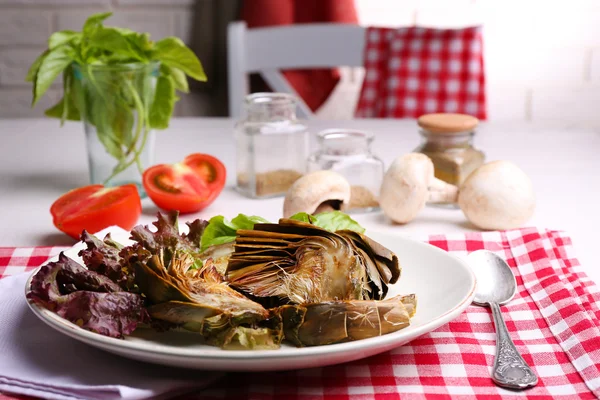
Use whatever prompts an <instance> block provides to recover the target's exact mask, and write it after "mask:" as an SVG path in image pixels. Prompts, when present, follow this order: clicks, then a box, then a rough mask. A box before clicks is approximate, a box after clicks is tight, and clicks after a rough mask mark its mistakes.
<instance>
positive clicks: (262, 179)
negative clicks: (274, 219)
mask: <svg viewBox="0 0 600 400" xmlns="http://www.w3.org/2000/svg"><path fill="white" fill-rule="evenodd" d="M244 109H245V114H246V116H245V117H244V118H243V119H242V120H240V121H238V122H237V123H236V126H235V140H236V161H237V164H236V169H237V171H236V172H237V185H236V187H237V190H238V191H239V192H240V193H242V194H244V195H245V196H248V197H253V198H266V197H275V196H282V195H284V194H285V193H286V192H287V190H288V189H289V187H290V186H291V185H292V184H293V183H294V182H295V181H296V180H297V179H298V178H300V177H301V176H302V175H303V174H304V173H305V172H306V157H307V154H308V130H307V128H306V126H305V125H303V124H302V123H301V122H300V121H298V120H297V119H296V99H295V97H294V96H292V95H290V94H286V93H253V94H250V95H248V96H246V99H245V103H244Z"/></svg>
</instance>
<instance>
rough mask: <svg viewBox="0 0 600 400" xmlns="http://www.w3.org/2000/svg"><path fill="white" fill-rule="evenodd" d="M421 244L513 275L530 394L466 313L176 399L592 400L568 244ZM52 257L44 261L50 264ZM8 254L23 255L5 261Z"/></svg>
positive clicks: (487, 240) (592, 295) (590, 356)
mask: <svg viewBox="0 0 600 400" xmlns="http://www.w3.org/2000/svg"><path fill="white" fill-rule="evenodd" d="M428 240H429V243H431V244H433V245H434V246H437V247H440V248H442V249H444V250H447V251H450V252H452V253H454V254H457V255H459V256H464V255H466V254H468V253H469V252H471V251H475V250H479V249H488V250H491V251H493V252H495V253H497V254H498V255H500V256H502V257H503V258H504V259H506V260H507V261H508V263H509V265H510V266H511V267H512V268H513V271H514V273H515V275H516V279H517V285H518V293H517V295H516V296H515V298H514V300H513V301H511V302H510V303H509V304H508V305H506V306H503V307H502V311H503V312H504V316H505V318H506V325H507V327H508V329H509V331H510V333H511V337H512V338H513V340H514V342H515V344H516V346H517V348H518V349H519V350H520V351H521V354H523V357H524V358H525V360H526V361H527V362H528V363H529V365H531V366H532V367H533V369H534V370H535V371H536V373H537V374H538V376H539V378H540V380H539V383H538V385H537V386H536V387H535V388H532V389H530V390H527V391H524V392H511V391H508V390H505V389H501V388H499V387H497V386H495V385H494V384H493V383H492V381H491V379H490V370H491V365H492V363H493V359H494V355H495V350H496V346H495V333H494V325H493V322H492V319H491V314H490V311H489V310H487V309H486V308H482V307H475V306H471V307H469V308H467V310H466V312H465V313H463V314H462V315H461V316H460V317H458V318H457V319H455V320H454V321H452V322H450V323H448V324H446V325H444V326H442V327H440V328H439V329H437V330H435V331H433V332H431V333H429V334H426V335H424V336H422V337H420V338H418V339H416V340H413V341H412V342H411V343H409V344H407V345H405V346H402V347H399V348H397V349H395V350H393V351H390V352H387V353H384V354H380V355H378V356H374V357H370V358H367V359H363V360H358V361H355V362H351V363H347V364H343V365H336V366H331V367H325V368H315V369H308V370H301V371H289V372H272V373H247V374H230V375H227V376H226V377H225V379H223V380H222V381H221V383H220V384H218V385H215V386H213V387H212V388H211V389H209V390H205V391H203V392H202V393H199V394H197V395H192V396H186V397H184V398H185V399H195V398H202V399H205V398H207V399H222V398H252V399H265V400H266V399H275V398H277V399H279V398H285V399H292V398H293V399H303V400H304V399H305V400H309V399H311V400H312V399H326V400H334V399H335V400H337V399H373V398H375V399H399V398H402V399H412V398H415V399H420V398H428V399H449V398H452V399H454V398H463V399H494V398H498V399H499V398H511V397H514V398H516V397H521V398H528V399H529V398H530V399H534V398H535V399H539V398H555V399H573V398H582V399H587V398H590V399H593V398H596V397H597V396H600V325H599V320H600V291H599V290H598V288H597V287H596V286H595V285H594V284H593V282H592V281H591V280H590V279H589V278H588V277H587V276H586V275H585V274H584V273H583V272H582V270H581V267H580V265H579V263H578V261H577V260H576V259H575V257H574V255H573V248H572V243H571V239H570V238H569V237H568V236H567V235H566V234H565V233H563V232H557V231H548V230H537V229H534V228H527V229H520V230H512V231H506V232H483V233H467V234H460V235H447V236H445V235H435V236H431V237H429V239H428ZM58 250H60V249H58V248H54V249H50V250H44V251H47V252H48V253H47V254H55V253H56V252H57V251H58ZM2 252H3V253H0V254H2V256H1V257H2V258H0V260H2V265H4V264H7V263H12V261H11V260H13V258H15V257H23V256H22V254H24V253H26V252H30V254H37V249H29V250H23V249H4V250H2ZM9 252H12V253H13V254H14V253H15V252H18V253H20V254H21V255H17V256H15V257H10V256H8V257H7V256H6V255H7V254H8V253H9ZM27 261H28V260H27V258H23V259H22V260H21V263H23V265H27ZM13 265H14V263H13ZM23 269H25V268H23ZM6 271H8V270H5V274H6ZM9 272H11V273H12V272H16V269H14V268H13V269H11V270H10V271H9Z"/></svg>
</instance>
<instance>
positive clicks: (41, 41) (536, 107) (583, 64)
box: [0, 0, 600, 126]
mask: <svg viewBox="0 0 600 400" xmlns="http://www.w3.org/2000/svg"><path fill="white" fill-rule="evenodd" d="M196 1H203V0H0V118H6V117H30V116H40V115H42V114H43V110H44V108H45V106H46V105H50V104H51V103H52V102H54V101H55V100H56V98H57V96H59V93H60V86H56V87H54V88H53V89H52V93H51V95H50V96H48V97H47V98H46V99H44V100H43V102H42V103H41V104H40V105H39V106H38V107H36V109H34V110H31V109H30V108H29V102H30V99H31V97H30V96H31V94H30V93H31V92H30V91H31V88H30V85H29V84H27V83H25V82H24V77H25V74H26V71H27V68H28V66H29V64H30V63H31V62H32V61H33V59H34V58H35V56H36V55H37V54H38V53H39V52H40V51H42V50H43V48H44V47H45V42H46V39H47V37H48V35H49V34H50V33H51V32H53V31H55V30H58V29H80V27H81V24H82V22H83V20H84V19H85V17H86V16H87V15H89V14H91V13H92V12H97V11H103V10H109V9H110V10H113V11H115V15H114V16H113V17H112V18H111V19H110V20H109V23H110V24H115V25H121V26H128V27H131V28H132V29H136V30H141V31H145V32H150V33H151V34H152V37H153V38H154V39H159V38H161V37H163V36H168V35H176V36H179V37H181V38H182V39H184V40H188V39H189V38H190V30H191V25H192V21H193V18H194V16H193V8H194V4H195V3H196ZM355 1H356V6H357V9H358V12H359V18H360V22H361V23H362V24H363V25H379V26H392V27H393V26H408V25H413V24H417V25H421V26H435V27H447V28H456V27H461V26H467V25H472V24H483V26H484V41H485V43H484V46H485V63H486V74H487V93H488V108H489V115H490V120H492V121H493V120H509V119H513V120H527V121H530V120H540V119H551V120H561V121H566V122H568V123H585V124H593V125H598V126H600V112H597V108H598V104H600V1H599V0H355ZM356 72H358V73H356ZM361 79H362V74H361V73H360V71H354V73H351V71H348V70H346V71H344V74H343V81H342V84H341V85H340V86H339V87H338V88H336V90H335V92H334V94H333V96H332V98H330V99H329V100H328V102H327V103H326V104H325V106H324V107H323V108H322V109H321V110H320V112H319V113H318V115H319V116H320V117H322V118H350V117H351V116H352V113H353V109H354V106H355V103H356V98H357V94H358V91H359V90H360V86H361ZM206 101H207V99H198V98H195V97H194V96H182V102H180V103H181V104H180V105H179V106H178V110H177V115H195V114H198V113H199V111H198V110H199V109H200V108H202V107H204V105H205V103H206Z"/></svg>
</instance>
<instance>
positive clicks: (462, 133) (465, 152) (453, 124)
mask: <svg viewBox="0 0 600 400" xmlns="http://www.w3.org/2000/svg"><path fill="white" fill-rule="evenodd" d="M417 123H418V125H419V127H420V130H419V133H420V135H421V138H422V140H421V144H420V145H419V146H418V147H417V148H416V149H415V150H414V151H415V152H418V153H423V154H425V155H426V156H428V157H429V158H430V159H431V161H432V162H433V166H434V169H435V176H436V178H438V179H441V180H443V181H445V182H448V183H451V184H453V185H460V184H461V183H462V182H463V181H464V180H465V179H466V178H467V176H469V174H470V173H471V172H473V171H474V170H475V169H477V168H478V167H480V166H481V165H482V164H483V163H484V162H485V155H484V153H483V152H482V151H480V150H478V149H476V148H475V147H474V146H473V138H474V137H475V133H476V129H477V126H478V124H479V120H478V119H477V118H475V117H472V116H470V115H465V114H446V113H439V114H426V115H422V116H421V117H419V119H418V120H417Z"/></svg>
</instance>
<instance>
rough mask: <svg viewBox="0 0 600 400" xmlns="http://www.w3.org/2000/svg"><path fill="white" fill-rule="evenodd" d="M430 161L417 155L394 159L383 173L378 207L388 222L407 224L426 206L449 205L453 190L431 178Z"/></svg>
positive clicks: (431, 168) (455, 193) (412, 154)
mask: <svg viewBox="0 0 600 400" xmlns="http://www.w3.org/2000/svg"><path fill="white" fill-rule="evenodd" d="M433 171H434V168H433V163H432V162H431V159H430V158H429V157H427V156H426V155H424V154H421V153H409V154H405V155H403V156H401V157H398V158H397V159H396V160H394V162H393V163H392V165H390V167H389V168H388V170H387V171H386V173H385V175H384V177H383V182H382V184H381V192H380V195H379V203H380V205H381V209H382V210H383V212H384V213H385V215H387V216H388V217H389V218H390V219H391V220H392V221H394V222H397V223H402V224H404V223H407V222H409V221H411V220H413V219H414V218H415V217H416V216H417V214H418V213H419V211H421V210H422V209H423V207H425V203H427V202H428V201H429V202H434V203H436V202H452V201H454V200H455V199H456V195H457V188H456V186H454V185H450V184H448V183H446V182H443V181H441V180H439V179H437V178H436V177H435V176H434V175H433Z"/></svg>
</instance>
